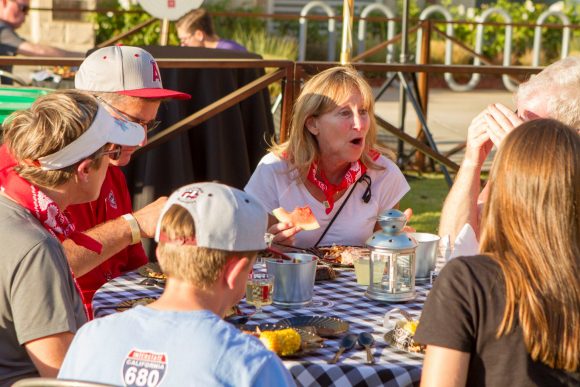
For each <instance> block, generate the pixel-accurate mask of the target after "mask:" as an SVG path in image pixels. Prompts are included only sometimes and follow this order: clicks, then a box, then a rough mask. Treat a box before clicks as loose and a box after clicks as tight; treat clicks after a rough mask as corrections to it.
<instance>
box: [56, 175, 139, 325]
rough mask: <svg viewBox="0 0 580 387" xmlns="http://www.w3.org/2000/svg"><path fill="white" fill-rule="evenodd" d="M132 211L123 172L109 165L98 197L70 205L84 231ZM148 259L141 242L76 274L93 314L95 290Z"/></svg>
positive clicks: (79, 229) (72, 219) (73, 214)
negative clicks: (80, 275) (81, 274)
mask: <svg viewBox="0 0 580 387" xmlns="http://www.w3.org/2000/svg"><path fill="white" fill-rule="evenodd" d="M132 211H133V207H132V204H131V197H130V196H129V190H128V189H127V182H126V181H125V175H124V174H123V172H122V171H121V170H120V169H119V168H118V167H115V166H109V168H108V169H107V174H106V176H105V181H104V182H103V186H102V187H101V193H100V194H99V198H98V199H97V200H95V201H94V202H90V203H84V204H77V205H74V206H69V207H68V208H67V212H68V215H69V216H70V219H71V221H72V222H73V223H74V225H75V227H76V230H77V231H85V230H88V229H91V228H93V227H95V226H97V225H99V224H102V223H105V222H107V221H109V220H113V219H117V218H118V217H120V216H122V215H124V214H128V213H130V212H132ZM147 261H148V259H147V255H146V254H145V250H143V246H142V245H141V243H137V244H134V245H130V246H127V247H126V248H125V249H123V250H121V251H120V252H118V253H117V254H115V255H113V256H112V257H111V258H109V259H108V260H106V261H105V262H103V263H101V264H100V265H99V266H97V267H96V268H94V269H93V270H91V271H90V272H88V273H87V274H85V275H83V276H82V277H77V280H78V283H79V286H80V288H81V291H82V293H83V297H84V300H85V303H86V307H87V310H88V311H89V314H90V316H91V318H92V308H91V303H92V300H93V295H94V294H95V292H96V291H97V290H98V289H99V288H100V287H101V286H103V284H105V283H106V282H107V281H109V280H110V279H112V278H115V277H118V276H119V275H121V274H123V273H125V272H127V271H131V270H135V269H137V268H138V267H140V266H142V265H144V264H146V263H147Z"/></svg>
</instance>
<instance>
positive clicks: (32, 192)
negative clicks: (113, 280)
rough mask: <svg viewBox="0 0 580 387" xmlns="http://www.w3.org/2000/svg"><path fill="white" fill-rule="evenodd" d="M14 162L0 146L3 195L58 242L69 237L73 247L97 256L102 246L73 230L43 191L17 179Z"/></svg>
mask: <svg viewBox="0 0 580 387" xmlns="http://www.w3.org/2000/svg"><path fill="white" fill-rule="evenodd" d="M16 165H17V162H16V160H15V159H14V157H13V156H12V155H11V154H10V152H9V151H8V148H7V147H6V145H2V146H1V147H0V185H1V186H2V189H3V190H4V192H5V193H6V194H7V195H8V196H10V198H12V199H13V200H15V201H16V202H17V203H18V204H20V205H21V206H22V207H24V208H26V209H27V210H28V211H29V212H30V213H31V214H32V215H33V216H34V217H35V218H36V219H38V221H39V222H40V223H41V224H42V226H43V227H44V228H45V229H47V230H48V232H50V233H51V234H52V235H54V236H55V237H56V238H57V239H58V240H60V241H61V242H62V241H64V240H65V239H67V238H70V239H71V240H72V241H73V242H75V243H76V244H77V245H79V246H82V247H85V248H87V249H89V250H91V251H94V252H95V253H97V254H100V253H101V251H102V249H103V246H102V245H101V244H100V243H99V242H97V241H96V240H94V239H93V238H91V237H89V236H88V235H86V234H83V233H81V232H77V231H75V227H74V224H72V223H71V222H70V220H69V219H68V218H67V216H66V215H65V214H64V213H63V212H62V211H61V210H60V209H59V208H58V206H57V204H56V203H55V202H54V201H53V200H52V199H51V198H49V197H48V196H46V194H45V193H44V192H42V191H41V190H39V189H38V188H37V187H35V186H34V185H32V184H30V183H29V182H28V181H26V180H25V179H23V178H22V177H20V176H19V175H18V174H17V173H16V172H15V171H14V167H15V166H16Z"/></svg>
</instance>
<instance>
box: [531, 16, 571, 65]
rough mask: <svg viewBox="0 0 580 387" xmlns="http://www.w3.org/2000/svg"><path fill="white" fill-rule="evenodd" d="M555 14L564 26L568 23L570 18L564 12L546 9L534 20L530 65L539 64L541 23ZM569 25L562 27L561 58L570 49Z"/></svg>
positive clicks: (565, 55)
mask: <svg viewBox="0 0 580 387" xmlns="http://www.w3.org/2000/svg"><path fill="white" fill-rule="evenodd" d="M550 16H556V17H558V18H559V19H560V20H561V21H562V24H563V25H564V26H569V25H570V19H568V16H566V15H565V14H564V13H562V12H560V11H550V10H548V11H546V12H543V13H542V14H541V15H540V16H539V17H538V21H536V28H535V29H534V51H533V57H532V66H539V65H540V50H541V49H542V25H543V24H544V21H545V20H546V19H547V18H548V17H550ZM569 46H570V27H564V28H563V29H562V54H561V56H560V57H561V59H564V58H566V57H567V56H568V52H569V50H570V48H569Z"/></svg>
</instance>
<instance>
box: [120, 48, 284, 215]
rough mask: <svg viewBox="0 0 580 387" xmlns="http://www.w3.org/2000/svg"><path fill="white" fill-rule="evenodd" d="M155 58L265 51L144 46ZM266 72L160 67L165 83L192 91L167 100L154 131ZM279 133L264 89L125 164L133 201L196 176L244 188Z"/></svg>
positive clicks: (228, 55) (164, 192)
mask: <svg viewBox="0 0 580 387" xmlns="http://www.w3.org/2000/svg"><path fill="white" fill-rule="evenodd" d="M144 48H145V49H146V50H147V51H149V52H150V53H151V54H152V55H153V56H154V57H155V58H157V59H159V58H207V59H216V58H231V59H234V58H242V59H261V57H260V56H258V55H255V54H251V53H245V52H239V51H230V50H219V49H207V48H198V47H160V46H151V47H144ZM263 74H264V70H263V69H224V68H220V69H167V68H165V69H161V78H162V80H163V87H165V88H168V89H173V90H179V91H182V92H186V93H189V94H191V96H192V99H191V100H189V101H166V102H163V103H162V105H161V107H160V109H159V114H158V115H157V118H158V119H159V120H161V121H162V124H161V125H160V127H159V128H158V129H156V130H155V132H159V131H161V130H163V129H164V128H167V127H168V126H170V125H172V124H174V123H176V122H177V121H179V120H181V119H183V118H185V117H187V116H189V115H191V114H192V113H194V112H196V111H197V110H200V109H201V108H204V107H205V106H207V105H209V104H211V103H212V102H215V101H216V100H218V99H220V98H222V97H224V96H226V95H227V94H228V93H231V92H233V91H235V90H237V89H239V88H240V87H242V86H243V85H245V84H247V83H249V82H251V81H253V80H254V79H256V78H258V77H259V76H261V75H263ZM273 135H274V123H273V118H272V114H271V112H270V96H269V93H268V90H267V89H264V90H263V91H261V92H258V93H257V94H254V95H253V96H251V97H250V98H248V99H246V100H244V101H242V102H240V103H238V104H236V105H234V106H233V107H231V108H229V109H227V110H225V111H223V112H222V113H220V114H218V115H217V116H215V117H213V118H211V119H209V120H208V121H206V122H204V123H202V124H200V125H198V126H196V127H193V128H191V129H190V130H188V131H186V132H184V133H182V134H179V135H177V136H175V137H173V138H172V139H171V140H169V141H168V142H165V143H163V144H161V145H158V146H156V147H154V148H152V149H149V150H147V151H146V152H144V153H142V154H139V155H137V156H135V157H134V158H133V160H132V161H131V162H130V163H129V165H128V166H127V167H126V168H125V174H126V176H127V183H128V185H129V190H130V192H131V194H132V196H133V204H134V206H135V207H136V208H141V207H143V206H144V205H146V204H147V203H150V202H151V201H153V200H154V199H156V198H157V197H159V196H161V195H169V194H170V193H171V192H172V191H174V190H175V189H177V188H179V187H181V186H182V185H185V184H189V183H192V182H197V181H219V182H221V183H224V184H228V185H231V186H234V187H237V188H243V187H244V185H245V184H246V182H247V181H248V179H249V178H250V175H251V173H252V171H253V170H254V168H255V167H256V165H257V164H258V162H259V161H260V158H261V157H262V156H263V155H264V154H265V153H266V149H267V144H268V142H269V141H270V139H271V138H272V136H273Z"/></svg>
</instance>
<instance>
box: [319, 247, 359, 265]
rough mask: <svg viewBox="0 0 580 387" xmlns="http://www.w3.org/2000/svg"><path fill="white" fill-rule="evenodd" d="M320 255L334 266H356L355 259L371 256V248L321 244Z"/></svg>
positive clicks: (324, 260)
mask: <svg viewBox="0 0 580 387" xmlns="http://www.w3.org/2000/svg"><path fill="white" fill-rule="evenodd" d="M318 251H319V252H320V254H319V257H320V259H321V260H322V261H323V262H326V263H328V264H329V265H331V266H334V267H351V268H354V261H355V260H356V259H357V258H358V257H360V256H370V250H369V249H368V248H366V247H361V246H343V245H332V246H321V247H318Z"/></svg>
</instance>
